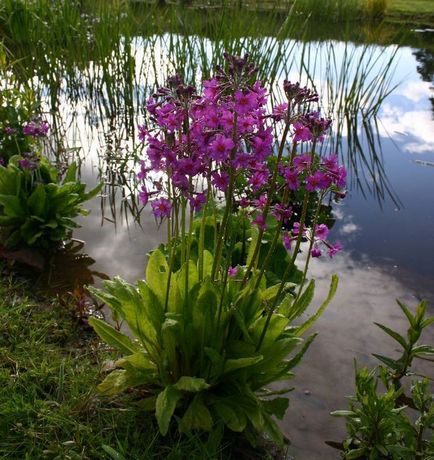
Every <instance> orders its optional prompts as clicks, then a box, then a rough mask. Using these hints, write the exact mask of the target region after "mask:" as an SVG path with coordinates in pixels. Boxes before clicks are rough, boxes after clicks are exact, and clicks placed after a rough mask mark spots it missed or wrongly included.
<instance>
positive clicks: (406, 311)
mask: <svg viewBox="0 0 434 460" xmlns="http://www.w3.org/2000/svg"><path fill="white" fill-rule="evenodd" d="M396 302H397V304H398V305H399V306H400V308H401V310H402V311H403V312H404V314H405V316H406V317H407V319H408V322H409V323H410V325H411V327H414V326H415V325H416V321H415V318H414V316H413V314H412V313H411V311H410V310H409V308H408V307H407V305H405V304H404V303H403V302H401V301H400V300H398V299H396Z"/></svg>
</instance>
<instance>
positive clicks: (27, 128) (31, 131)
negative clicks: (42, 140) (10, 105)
mask: <svg viewBox="0 0 434 460" xmlns="http://www.w3.org/2000/svg"><path fill="white" fill-rule="evenodd" d="M48 129H49V126H48V123H47V122H45V121H42V122H41V123H39V124H38V123H37V122H35V121H29V122H28V123H27V124H25V125H24V126H23V134H24V135H25V136H32V137H44V136H46V135H47V133H48Z"/></svg>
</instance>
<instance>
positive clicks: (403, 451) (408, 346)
mask: <svg viewBox="0 0 434 460" xmlns="http://www.w3.org/2000/svg"><path fill="white" fill-rule="evenodd" d="M398 305H399V306H400V308H401V310H402V311H403V313H404V314H405V316H406V318H407V320H408V322H409V328H408V330H407V334H406V336H403V335H401V334H399V333H398V332H396V331H393V330H392V329H390V328H388V327H387V326H384V325H382V324H377V326H379V327H380V328H381V329H382V330H383V331H384V332H385V333H386V334H387V335H389V336H390V337H391V338H393V339H394V340H395V342H397V343H398V344H399V345H400V346H401V348H402V349H403V352H402V355H401V356H400V357H399V358H398V359H395V358H391V357H387V356H382V355H374V356H375V357H376V358H377V359H379V360H380V361H381V363H382V364H385V365H386V367H383V366H380V367H379V368H378V369H376V370H374V371H371V372H369V371H368V370H367V369H365V368H364V369H356V395H355V396H353V397H351V398H350V401H351V402H350V408H349V409H350V410H343V411H336V412H332V415H335V416H342V417H345V419H346V422H347V431H348V438H347V439H346V440H345V441H344V443H343V445H342V447H343V451H344V458H345V459H356V458H360V459H383V458H384V459H386V458H387V459H393V460H395V459H396V460H398V459H399V460H406V459H408V460H414V459H420V460H422V459H423V460H427V459H432V458H434V438H433V428H434V402H433V395H432V394H431V393H430V386H429V380H428V379H427V378H424V379H423V380H415V379H414V378H413V379H411V390H410V392H411V394H410V396H407V395H405V387H406V386H405V385H403V384H402V382H401V381H402V379H403V378H405V377H410V376H412V375H413V374H412V373H411V372H410V367H411V364H412V361H413V359H415V358H422V359H428V360H432V356H433V355H434V347H432V346H430V345H422V344H418V340H419V339H420V337H421V335H422V332H423V330H424V329H425V328H426V327H428V326H429V325H430V324H432V323H434V317H433V316H431V317H426V309H427V304H426V302H424V301H422V302H421V303H420V304H419V305H418V307H417V308H416V312H415V313H414V314H413V313H412V312H411V310H410V309H409V308H408V307H407V306H406V305H405V304H403V303H402V302H400V301H398ZM380 382H381V383H382V385H383V386H384V387H385V391H384V392H383V393H381V392H380V389H379V388H378V385H379V383H380ZM410 409H411V410H412V411H415V412H416V413H417V416H416V417H415V416H414V415H413V414H409V413H408V412H409V410H410Z"/></svg>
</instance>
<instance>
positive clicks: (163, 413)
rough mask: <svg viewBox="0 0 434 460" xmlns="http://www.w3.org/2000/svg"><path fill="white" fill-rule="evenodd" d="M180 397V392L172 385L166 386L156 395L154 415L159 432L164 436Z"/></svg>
mask: <svg viewBox="0 0 434 460" xmlns="http://www.w3.org/2000/svg"><path fill="white" fill-rule="evenodd" d="M180 398H181V392H180V391H179V390H176V389H175V388H173V387H172V386H167V387H166V388H165V389H164V390H163V391H162V392H161V393H160V394H159V395H158V397H157V403H156V405H155V416H156V418H157V422H158V427H159V428H160V433H161V434H162V435H163V436H165V435H166V434H167V431H168V430H169V425H170V420H171V419H172V416H173V413H174V412H175V409H176V405H177V404H178V401H179V399H180Z"/></svg>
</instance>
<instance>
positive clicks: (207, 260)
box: [203, 249, 214, 278]
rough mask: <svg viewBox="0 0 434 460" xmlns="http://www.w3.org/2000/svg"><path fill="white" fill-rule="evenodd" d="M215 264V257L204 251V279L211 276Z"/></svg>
mask: <svg viewBox="0 0 434 460" xmlns="http://www.w3.org/2000/svg"><path fill="white" fill-rule="evenodd" d="M213 262H214V257H213V255H212V254H211V253H210V252H209V251H208V250H206V249H205V250H204V251H203V277H204V278H206V277H207V276H211V272H212V264H213Z"/></svg>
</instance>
